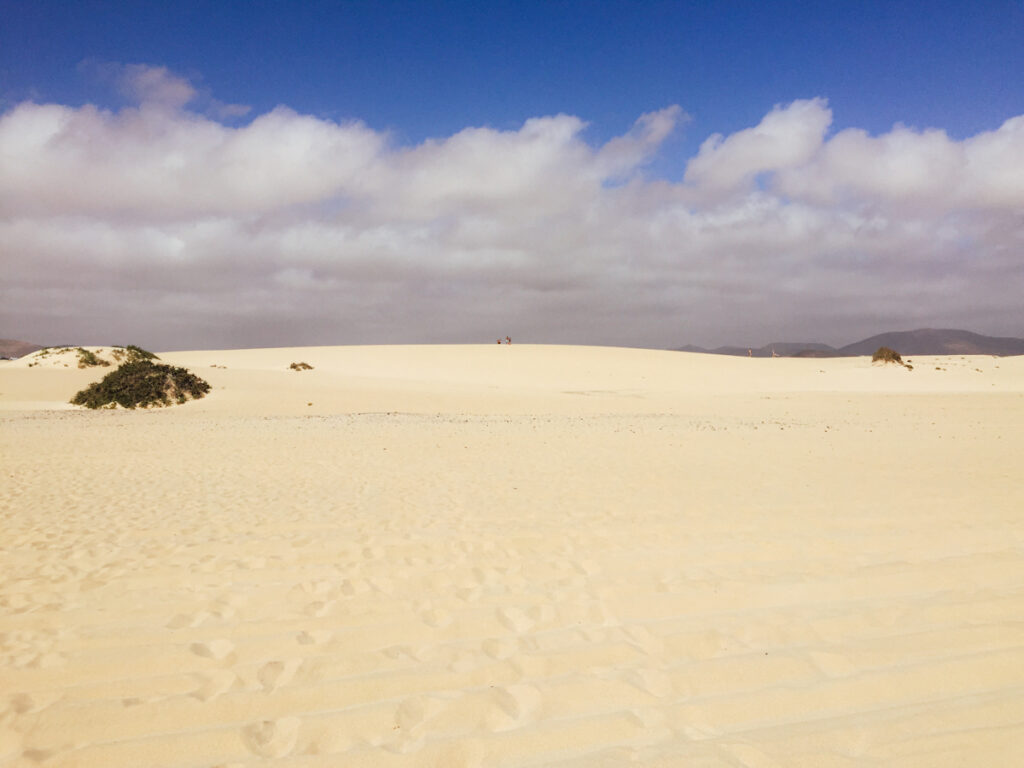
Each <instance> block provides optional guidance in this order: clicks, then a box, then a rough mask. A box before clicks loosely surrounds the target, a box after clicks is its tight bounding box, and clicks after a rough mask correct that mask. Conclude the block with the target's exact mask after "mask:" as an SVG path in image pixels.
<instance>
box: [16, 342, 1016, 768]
mask: <svg viewBox="0 0 1024 768" xmlns="http://www.w3.org/2000/svg"><path fill="white" fill-rule="evenodd" d="M161 357H162V359H163V360H164V361H166V362H170V363H172V364H175V365H184V366H187V367H189V368H190V369H191V370H193V371H194V372H196V373H198V374H199V375H200V376H203V377H204V378H206V379H207V380H208V381H209V382H210V383H211V384H212V385H213V386H214V390H213V391H212V392H211V394H210V395H208V396H207V397H206V398H204V399H202V400H199V401H195V402H191V403H188V404H186V405H183V406H179V407H174V408H170V409H163V410H154V411H139V412H133V411H107V412H88V411H81V410H78V409H74V408H72V407H70V406H67V405H66V401H67V400H68V398H70V397H71V395H72V394H74V392H75V391H77V390H78V389H80V388H81V387H83V386H85V384H87V383H88V382H89V381H94V380H97V379H99V378H100V377H101V376H102V375H103V374H104V373H106V372H107V371H108V370H109V369H86V370H78V369H77V368H75V367H74V366H73V365H71V366H69V367H68V368H64V367H63V363H62V362H61V363H56V362H54V361H50V363H52V364H48V365H45V366H43V365H39V366H34V367H29V366H28V364H29V362H30V361H29V360H26V359H22V360H19V361H14V362H5V363H2V364H0V411H3V412H2V413H0V467H2V470H3V475H2V486H0V510H2V512H0V515H2V517H0V520H2V530H0V533H2V536H0V766H8V765H12V766H36V765H41V766H97V767H103V768H119V767H121V766H124V767H128V766H131V767H132V768H138V767H139V766H167V767H170V766H175V767H181V768H184V767H185V766H189V767H190V768H191V767H193V766H195V767H198V766H204V767H206V768H209V767H210V766H217V765H220V766H228V765H256V764H259V763H261V762H263V761H265V760H266V759H268V758H273V759H274V763H275V764H276V765H282V766H408V765H415V766H455V767H458V766H488V767H489V766H541V765H543V766H570V765H571V766H579V767H580V768H582V767H583V766H587V767H588V768H589V767H590V766H619V765H626V764H636V765H645V766H687V767H689V766H698V767H706V766H731V767H733V768H735V767H736V766H744V767H746V768H768V767H775V766H786V767H788V766H815V767H817V766H844V767H847V766H864V767H866V766H907V767H908V768H910V767H911V766H914V767H917V766H962V765H970V766H1009V765H1015V764H1017V763H1018V762H1019V761H1020V759H1021V755H1024V618H1022V617H1024V470H1022V466H1024V358H992V357H966V358H959V357H952V358H949V357H942V358H924V357H921V358H913V364H914V370H913V371H907V370H905V369H902V368H897V367H894V366H889V367H879V366H872V365H871V363H870V361H869V360H868V359H866V358H856V359H832V360H789V359H779V360H750V359H745V358H728V357H716V356H705V355H692V354H684V353H671V352H654V351H642V350H622V349H602V348H574V347H554V346H551V347H545V346H527V345H513V346H501V347H499V346H498V345H487V346H466V347H430V346H420V347H350V348H305V349H268V350H235V351H220V352H175V353H167V354H163V355H161ZM299 361H305V362H308V363H310V364H311V365H313V366H314V370H312V371H303V372H295V371H291V370H288V365H289V363H291V362H299ZM213 365H216V366H225V367H211V366H213ZM936 366H938V367H940V368H943V369H944V370H936ZM309 403H312V405H310V404H309Z"/></svg>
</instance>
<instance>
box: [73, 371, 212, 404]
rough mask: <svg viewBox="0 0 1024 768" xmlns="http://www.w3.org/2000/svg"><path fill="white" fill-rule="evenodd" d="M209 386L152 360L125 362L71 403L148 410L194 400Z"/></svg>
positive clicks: (193, 376) (87, 388)
mask: <svg viewBox="0 0 1024 768" xmlns="http://www.w3.org/2000/svg"><path fill="white" fill-rule="evenodd" d="M209 391H210V385H209V384H208V383H206V382H205V381H203V380H202V379H200V378H199V377H198V376H196V375H195V374H193V373H191V372H190V371H187V370H186V369H184V368H176V367H174V366H170V365H163V364H162V363H154V362H152V361H151V360H136V361H134V362H128V363H125V364H124V365H122V366H121V367H120V368H118V369H117V370H116V371H111V372H110V373H108V374H107V375H106V376H104V377H103V379H102V380H101V381H98V382H95V383H93V384H90V385H89V386H88V387H86V388H85V389H83V390H82V391H81V392H79V393H78V394H76V395H75V396H74V397H73V398H72V399H71V402H72V403H73V404H74V405H84V406H85V407H87V408H115V407H117V406H121V407H122V408H148V407H150V406H156V407H161V406H167V405H172V404H173V403H184V402H186V401H188V400H197V399H199V398H200V397H203V395H205V394H206V393H207V392H209Z"/></svg>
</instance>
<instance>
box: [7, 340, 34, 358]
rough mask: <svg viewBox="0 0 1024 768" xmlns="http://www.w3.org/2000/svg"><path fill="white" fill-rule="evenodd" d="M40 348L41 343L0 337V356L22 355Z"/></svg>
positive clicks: (29, 353)
mask: <svg viewBox="0 0 1024 768" xmlns="http://www.w3.org/2000/svg"><path fill="white" fill-rule="evenodd" d="M42 348H43V347H42V345H41V344H29V343H28V342H27V341H15V340H14V339H0V357H24V356H25V355H31V354H32V353H33V352H35V351H36V350H37V349H42Z"/></svg>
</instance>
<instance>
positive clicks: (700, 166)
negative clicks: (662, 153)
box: [686, 99, 832, 195]
mask: <svg viewBox="0 0 1024 768" xmlns="http://www.w3.org/2000/svg"><path fill="white" fill-rule="evenodd" d="M831 124H832V112H831V110H829V108H828V105H827V103H826V102H825V100H824V99H811V100H809V101H794V102H793V103H792V104H789V105H787V106H785V107H781V106H776V107H775V108H774V109H773V110H772V111H771V112H769V113H768V114H767V115H765V117H764V119H763V120H762V121H761V122H760V123H759V124H758V125H756V126H755V127H753V128H747V129H746V130H743V131H738V132H737V133H734V134H732V135H731V136H729V137H727V138H726V137H723V136H722V135H721V134H718V133H716V134H714V135H713V136H711V137H710V138H708V139H707V140H706V141H705V142H704V143H703V144H701V147H700V152H699V153H698V154H697V156H696V157H695V158H693V159H692V160H691V161H690V163H689V164H688V165H687V167H686V181H687V182H689V183H690V184H694V185H696V186H697V187H699V188H701V190H702V192H705V193H706V194H711V195H721V194H724V193H736V192H744V191H746V190H747V189H748V188H749V187H750V186H751V184H752V182H753V181H754V179H755V177H756V176H757V174H759V173H764V172H769V171H779V170H783V169H786V168H792V167H794V166H799V165H801V164H803V163H806V162H807V160H808V159H810V158H811V157H812V156H813V155H814V153H815V152H817V151H818V150H819V149H820V147H821V144H822V139H823V137H824V135H825V131H826V130H827V129H828V127H829V125H831Z"/></svg>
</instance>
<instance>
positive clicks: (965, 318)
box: [0, 65, 1024, 349]
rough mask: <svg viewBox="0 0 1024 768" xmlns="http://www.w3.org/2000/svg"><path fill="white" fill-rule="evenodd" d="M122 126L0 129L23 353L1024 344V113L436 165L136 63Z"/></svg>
mask: <svg viewBox="0 0 1024 768" xmlns="http://www.w3.org/2000/svg"><path fill="white" fill-rule="evenodd" d="M113 76H114V78H115V80H116V82H117V86H118V88H119V89H120V91H121V92H122V93H123V94H125V96H126V97H127V98H128V99H129V100H130V101H131V103H130V104H129V105H128V106H125V107H123V108H121V109H119V110H116V111H110V110H104V109H99V108H97V107H95V106H91V105H86V106H82V107H70V106H64V105H59V104H36V103H31V102H25V103H21V104H18V105H16V106H14V107H13V108H11V109H9V110H8V111H6V112H4V113H3V114H2V115H0V253H2V257H3V264H4V280H3V302H2V304H3V308H2V310H0V322H2V325H3V329H2V330H3V333H2V334H0V335H5V336H15V337H23V338H28V339H30V340H38V341H40V342H43V343H47V342H53V343H63V342H69V343H70V342H82V343H89V342H96V343H128V342H132V343H142V344H145V345H148V346H152V347H155V348H160V349H171V348H195V347H218V346H272V345H279V344H342V343H402V342H474V341H481V342H487V341H490V340H493V339H494V338H497V337H498V336H504V335H505V334H506V333H508V334H511V335H512V336H513V338H515V339H521V340H523V341H536V342H572V343H599V344H626V345H640V346H662V347H672V346H679V345H681V344H683V343H687V342H695V343H703V344H717V343H725V342H736V343H748V344H761V343H766V342H769V341H773V340H781V339H794V340H799V339H800V338H804V339H814V340H824V341H830V342H835V343H845V342H848V341H851V340H853V339H855V338H857V337H859V336H861V335H868V334H870V333H874V332H877V331H880V330H887V329H893V328H910V327H918V326H925V325H941V326H960V327H968V328H971V329H973V330H979V331H982V332H989V333H1001V334H1010V335H1021V334H1024V327H1022V316H1021V312H1020V298H1019V297H1020V294H1021V292H1022V291H1021V289H1022V288H1024V284H1022V283H1024V278H1022V275H1024V116H1019V117H1014V118H1012V119H1009V120H1007V121H1006V122H1005V123H1003V125H1001V126H999V127H996V128H994V129H993V130H991V131H989V132H985V133H981V134H978V135H976V136H972V137H969V138H966V139H963V140H955V139H952V138H950V137H949V136H948V135H946V133H944V132H943V131H942V130H939V129H927V130H918V129H913V128H908V127H905V126H902V125H897V126H895V127H894V128H893V129H892V130H891V131H890V132H888V133H886V134H883V135H879V136H871V135H868V134H867V133H865V132H864V131H861V130H859V129H845V130H840V131H837V132H832V122H833V119H832V113H831V110H830V108H829V106H828V104H827V102H826V101H825V100H823V99H811V100H797V101H794V102H792V103H790V104H785V105H778V106H776V107H774V108H773V109H772V110H771V111H770V112H768V114H766V115H765V117H764V118H763V120H761V122H760V123H759V124H758V125H756V126H753V127H750V128H747V129H744V130H741V131H738V132H736V133H733V134H731V135H728V136H723V135H719V134H716V135H713V136H711V137H710V138H708V139H707V140H706V141H704V142H703V144H702V145H701V146H700V149H699V151H698V153H697V154H696V155H695V156H694V157H692V158H690V159H689V161H688V163H687V166H686V172H685V174H684V176H683V178H682V179H675V180H673V179H659V178H656V177H654V176H652V174H651V173H650V171H649V165H650V163H651V161H652V160H653V159H654V158H655V157H656V155H657V154H658V152H659V151H661V149H662V145H663V143H664V141H665V139H666V138H667V137H668V136H669V135H671V134H672V133H673V132H674V131H677V130H682V129H683V128H681V126H682V125H683V124H684V123H685V122H686V121H687V120H688V116H687V115H686V114H685V113H684V112H683V110H682V109H681V108H680V107H678V106H670V107H668V108H665V109H661V110H658V111H654V112H650V113H648V114H645V115H641V116H640V117H639V118H638V119H637V121H636V122H635V124H634V125H633V126H632V127H631V128H630V129H629V130H628V131H627V132H626V133H625V134H623V135H622V136H619V137H617V138H614V139H612V140H610V141H608V142H607V143H605V144H603V145H600V146H593V145H592V144H590V143H589V142H588V141H587V140H586V127H587V126H586V123H585V122H584V121H583V120H581V119H580V118H579V117H575V116H571V115H564V114H562V115H554V116H546V117H535V118H531V119H529V120H526V122H524V123H523V125H522V126H521V127H520V128H518V129H517V130H497V129H493V128H488V127H469V128H466V129H465V130H462V131H460V132H459V133H456V134H455V135H452V136H447V137H441V138H437V139H431V140H428V141H425V142H423V143H421V144H418V145H415V146H401V145H396V144H395V143H394V142H393V141H392V139H391V137H390V136H389V135H388V134H386V133H382V132H380V131H376V130H373V129H371V128H370V127H368V126H366V125H364V124H362V123H360V122H347V123H346V122H343V123H338V122H332V121H330V120H324V119H321V118H318V117H314V116H311V115H303V114H298V113H296V112H294V111H292V110H290V109H288V108H287V107H283V106H282V107H278V108H276V109H274V110H273V111H271V112H268V113H266V114H261V115H257V116H255V117H254V118H253V119H251V120H250V121H248V122H247V123H245V124H244V125H233V124H231V122H232V121H233V120H235V119H236V118H237V117H238V116H239V115H241V114H243V113H244V111H245V108H244V107H240V106H238V105H226V104H223V103H221V102H216V101H215V100H212V99H208V98H207V99H205V103H204V107H203V110H204V111H198V108H197V107H195V108H194V105H195V103H196V102H197V89H196V88H195V87H194V86H193V85H192V84H191V83H190V82H189V81H188V80H187V79H185V78H183V77H181V76H179V75H176V74H174V73H172V72H169V71H167V70H166V69H164V68H155V67H147V66H142V65H129V66H119V67H117V68H116V69H115V70H114V72H113Z"/></svg>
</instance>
